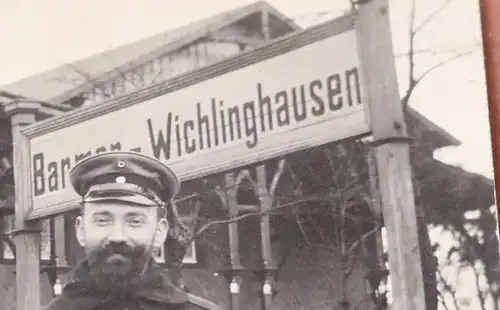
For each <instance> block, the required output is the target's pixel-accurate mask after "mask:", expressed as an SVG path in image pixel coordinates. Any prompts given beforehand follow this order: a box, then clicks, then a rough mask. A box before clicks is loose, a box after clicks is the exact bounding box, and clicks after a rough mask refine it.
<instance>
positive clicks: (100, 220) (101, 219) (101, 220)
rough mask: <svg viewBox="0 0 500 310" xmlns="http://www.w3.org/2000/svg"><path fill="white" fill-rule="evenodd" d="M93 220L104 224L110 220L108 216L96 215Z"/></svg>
mask: <svg viewBox="0 0 500 310" xmlns="http://www.w3.org/2000/svg"><path fill="white" fill-rule="evenodd" d="M95 222H96V223H97V224H98V225H106V224H108V223H109V222H110V220H109V218H106V217H98V218H96V219H95Z"/></svg>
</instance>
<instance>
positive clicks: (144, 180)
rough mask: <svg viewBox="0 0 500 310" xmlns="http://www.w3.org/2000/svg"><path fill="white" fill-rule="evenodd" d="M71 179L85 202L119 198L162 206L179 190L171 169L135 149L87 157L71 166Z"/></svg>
mask: <svg viewBox="0 0 500 310" xmlns="http://www.w3.org/2000/svg"><path fill="white" fill-rule="evenodd" d="M69 178H70V181H71V185H72V186H73V188H74V190H75V191H76V192H77V193H78V194H79V195H80V196H81V197H82V198H83V201H85V202H96V201H104V200H118V201H124V202H129V203H134V204H139V205H143V206H163V205H164V202H166V201H168V200H170V199H172V198H174V197H175V196H176V195H177V193H178V192H179V189H180V182H179V179H178V178H177V176H176V175H175V173H174V172H173V171H172V170H171V169H170V168H168V167H167V166H166V165H164V164H163V163H162V162H160V161H159V160H156V159H154V158H152V157H149V156H145V155H143V154H140V153H135V152H122V151H111V152H106V153H100V154H97V155H94V156H91V157H88V158H86V159H84V160H82V161H80V162H79V163H77V164H76V165H75V166H74V167H73V168H72V169H71V171H70V174H69Z"/></svg>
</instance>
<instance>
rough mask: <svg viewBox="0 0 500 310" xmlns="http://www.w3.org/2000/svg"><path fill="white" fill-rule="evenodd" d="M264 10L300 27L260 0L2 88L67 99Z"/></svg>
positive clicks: (47, 99) (37, 96)
mask: <svg viewBox="0 0 500 310" xmlns="http://www.w3.org/2000/svg"><path fill="white" fill-rule="evenodd" d="M263 10H266V11H268V12H269V13H271V14H272V15H274V16H276V17H277V18H279V19H280V20H282V21H284V22H286V23H287V24H288V25H289V26H290V27H291V28H292V29H295V30H298V29H300V27H299V26H297V25H296V24H295V23H293V21H291V20H290V19H288V18H286V16H284V15H283V14H282V13H280V12H279V11H278V10H276V9H275V8H274V7H272V6H271V5H270V4H268V3H267V2H265V1H259V2H255V3H252V4H249V5H246V6H243V7H239V8H236V9H234V10H230V11H226V12H223V13H221V14H218V15H215V16H211V17H208V18H206V19H203V20H200V21H198V22H194V23H190V24H188V25H184V26H181V27H179V28H175V29H172V30H169V31H167V32H163V33H159V34H156V35H153V36H151V37H148V38H145V39H142V40H138V41H135V42H132V43H129V44H126V45H123V46H120V47H118V48H115V49H112V50H108V51H105V52H102V53H99V54H95V55H93V56H90V57H87V58H84V59H82V60H79V61H75V62H73V63H69V64H65V65H62V66H60V67H57V68H55V69H52V70H48V71H45V72H42V73H39V74H35V75H33V76H30V77H27V78H25V79H22V80H19V81H17V82H14V83H12V84H9V85H5V86H2V87H1V88H0V91H4V92H8V93H10V94H13V95H17V96H19V97H23V98H30V99H36V100H40V101H45V102H51V103H53V104H59V103H62V102H64V100H65V99H66V96H64V94H65V93H66V92H68V91H71V90H73V89H75V88H76V87H78V86H82V85H83V84H87V83H89V82H90V83H92V82H93V80H94V79H96V78H100V77H102V76H103V75H106V74H109V73H112V72H116V71H118V70H119V69H121V68H122V67H123V66H127V67H130V66H134V65H136V64H138V63H142V62H147V61H149V59H150V58H155V56H156V55H158V54H163V53H165V52H166V51H167V52H168V50H169V47H172V46H173V45H177V44H176V43H178V42H182V43H183V44H188V43H190V42H192V41H195V40H196V39H199V38H201V37H203V36H205V35H207V34H209V33H210V32H213V31H215V30H218V29H221V28H223V27H225V26H227V25H230V24H232V23H234V22H236V21H239V20H241V19H243V18H245V17H247V16H249V15H251V14H254V13H256V12H259V11H263ZM78 88H79V87H78ZM68 99H69V98H68Z"/></svg>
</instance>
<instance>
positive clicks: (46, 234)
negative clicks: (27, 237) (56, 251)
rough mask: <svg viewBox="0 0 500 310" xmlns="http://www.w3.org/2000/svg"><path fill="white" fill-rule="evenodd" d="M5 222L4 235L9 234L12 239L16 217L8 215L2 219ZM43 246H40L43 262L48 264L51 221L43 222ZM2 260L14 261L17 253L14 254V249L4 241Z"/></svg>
mask: <svg viewBox="0 0 500 310" xmlns="http://www.w3.org/2000/svg"><path fill="white" fill-rule="evenodd" d="M1 219H2V220H3V221H4V233H5V234H7V236H8V237H11V232H12V230H14V215H7V216H4V217H3V218H1ZM41 238H42V240H41V245H40V251H41V253H40V256H41V260H42V262H44V261H45V262H47V261H49V260H50V219H47V220H43V221H42V233H41ZM1 249H2V257H1V258H2V260H7V261H10V260H12V261H13V260H14V258H15V253H13V252H12V249H11V248H10V246H9V245H8V244H7V242H5V241H3V243H2V247H1Z"/></svg>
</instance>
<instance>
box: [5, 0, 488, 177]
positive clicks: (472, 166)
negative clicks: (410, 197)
mask: <svg viewBox="0 0 500 310" xmlns="http://www.w3.org/2000/svg"><path fill="white" fill-rule="evenodd" d="M250 2H253V1H248V0H211V1H206V0H181V1H180V0H169V1H165V0H140V1H139V0H136V1H131V0H106V1H103V0H86V1H78V0H45V1H35V0H0V4H1V6H0V29H1V30H0V42H2V48H1V49H0V85H1V84H7V83H10V82H14V81H16V80H18V79H21V78H24V77H27V76H30V75H32V74H34V73H37V72H40V71H44V70H47V69H50V68H53V67H55V66H59V65H61V64H64V63H67V62H71V61H75V60H77V59H79V58H82V57H85V56H89V55H91V54H94V53H97V52H101V51H103V50H107V49H110V48H113V47H117V46H120V45H122V44H125V43H128V42H131V41H135V40H138V39H141V38H144V37H147V36H150V35H152V34H156V33H159V32H162V31H165V30H168V29H171V28H174V27H177V26H181V25H183V24H186V23H189V22H191V21H195V20H199V19H201V18H204V17H208V16H210V15H213V14H217V13H219V12H222V11H225V10H228V9H232V8H234V7H237V6H240V5H244V4H247V3H250ZM269 2H270V3H271V4H272V5H273V6H275V7H276V8H277V9H279V10H280V11H282V12H283V13H285V14H286V15H288V16H290V17H294V18H297V21H298V22H299V23H301V24H310V23H311V22H315V21H318V19H319V17H320V15H319V14H317V13H320V12H326V13H329V14H328V15H323V18H326V17H328V16H334V15H339V14H341V11H342V9H346V8H347V7H348V5H347V2H348V1H347V0H337V1H335V0H307V1H300V0H296V1H291V0H270V1H269ZM443 2H444V0H418V5H419V6H418V10H417V13H418V14H417V17H418V19H417V21H422V20H423V19H425V18H426V16H428V15H429V13H431V12H432V11H433V10H435V9H436V8H438V7H439V6H440V5H441V4H442V3H443ZM408 4H409V0H406V1H401V0H396V1H391V19H392V28H393V31H394V36H393V39H394V45H395V54H396V55H400V54H403V53H405V52H406V51H407V46H408V41H407V39H408V30H407V29H408V27H407V26H408V16H409V14H408V13H409V5H408ZM478 12H479V9H478V1H470V0H454V1H453V4H452V5H450V6H449V7H448V8H447V10H446V11H444V12H443V13H442V14H440V15H439V16H438V18H436V19H434V20H433V22H432V23H430V24H428V26H427V27H426V28H425V29H424V31H422V32H421V33H420V34H419V36H418V41H417V48H418V49H419V50H433V51H443V50H459V51H463V50H467V49H470V48H472V47H473V46H476V45H477V44H480V42H481V33H480V24H479V13H478ZM347 51H348V50H347ZM437 57H449V56H448V55H441V54H440V55H431V56H429V54H422V56H421V57H420V59H419V60H418V62H417V70H419V71H420V72H421V71H423V70H425V69H426V68H428V67H430V66H432V65H433V64H434V63H435V61H436V59H437ZM397 69H398V75H399V77H400V79H401V82H400V88H401V90H404V89H405V87H406V85H405V81H404V77H406V76H407V70H406V63H405V62H404V58H402V57H399V58H398V67H397ZM411 105H412V106H413V107H414V108H416V109H417V110H418V111H420V112H421V113H423V114H424V115H425V116H427V117H428V118H429V119H431V120H432V121H434V122H436V123H437V124H438V125H440V126H441V127H443V128H444V129H445V130H447V131H448V132H450V133H451V134H452V135H454V136H455V137H457V138H458V139H460V140H461V141H462V142H463V146H461V147H460V148H459V149H456V150H447V151H446V152H443V154H439V157H438V158H440V159H443V161H445V162H449V163H452V164H457V165H462V166H463V167H464V168H466V169H468V170H471V171H475V172H480V173H482V174H484V175H487V176H489V177H492V176H493V173H492V164H491V161H492V159H491V154H490V152H491V147H490V144H491V143H490V141H489V125H488V118H487V106H486V90H485V78H484V66H483V60H482V50H481V48H478V49H477V52H476V53H474V54H473V55H471V56H469V57H466V58H463V59H461V60H457V61H455V62H453V63H451V64H449V65H447V66H446V67H443V68H441V69H439V70H437V71H435V72H434V73H432V74H431V75H429V76H428V77H427V78H426V79H425V80H424V82H423V83H422V84H421V85H420V86H419V87H418V89H417V92H416V93H415V96H414V98H413V100H412V102H411Z"/></svg>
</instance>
